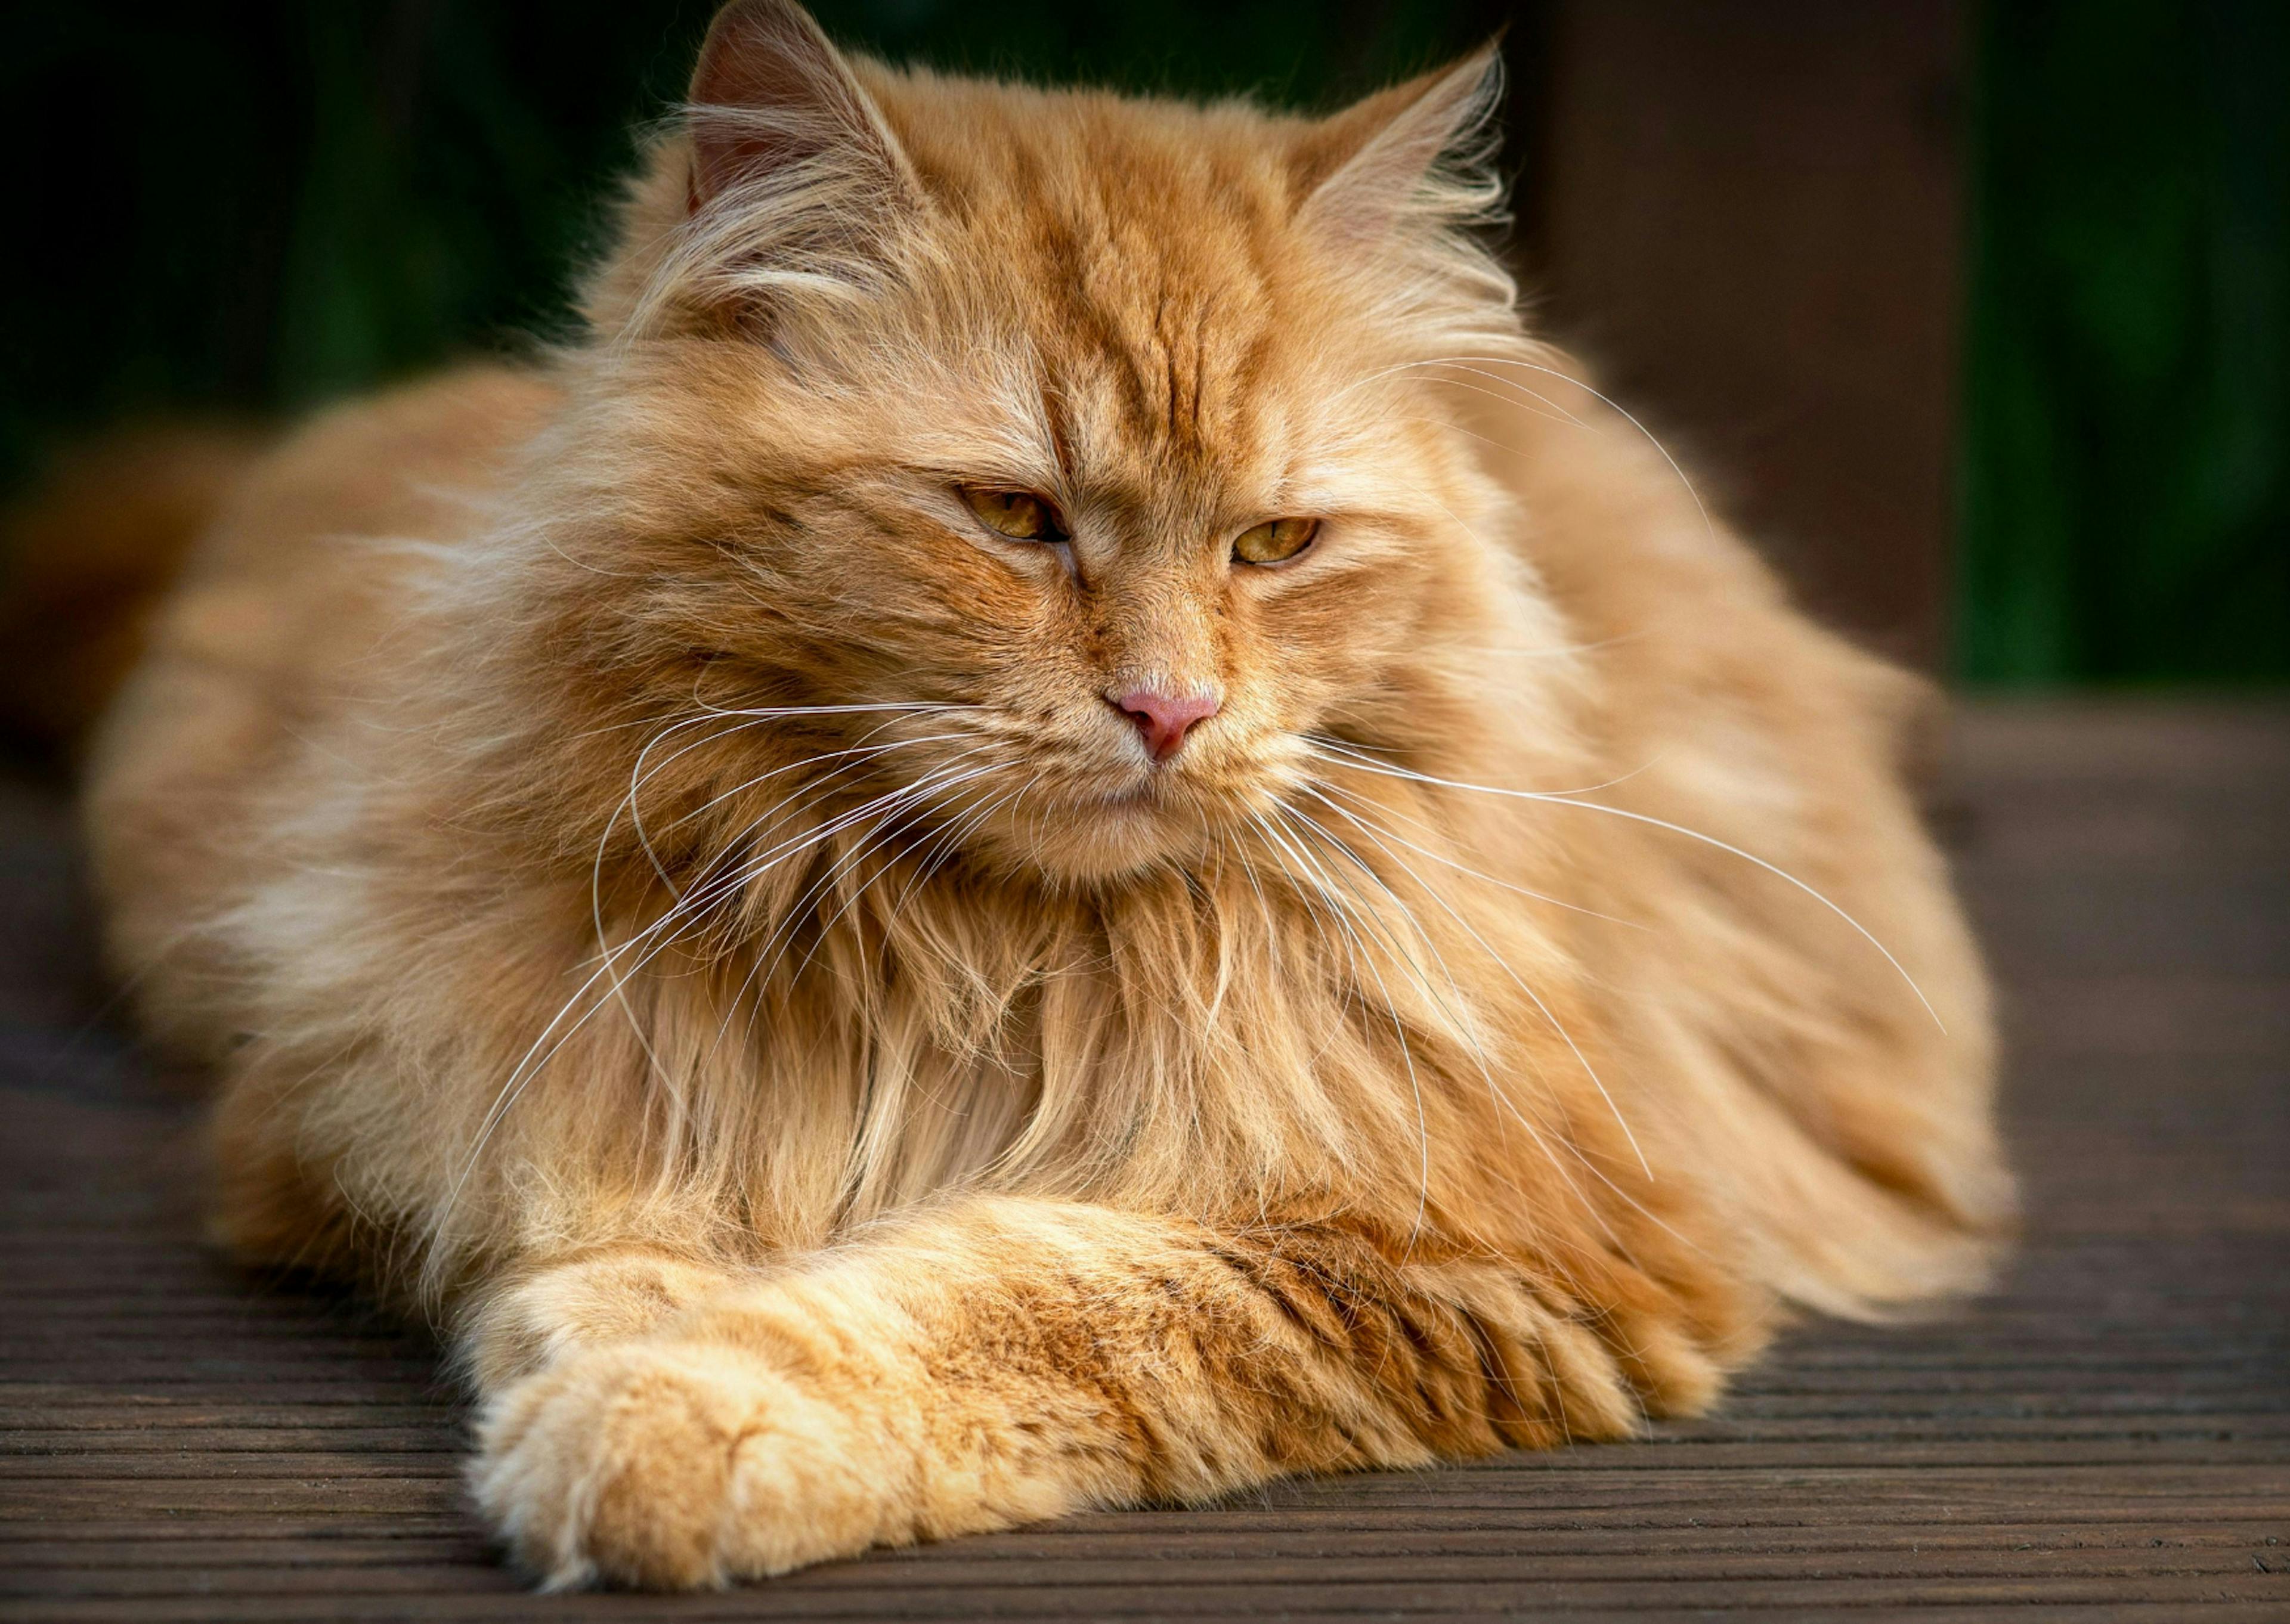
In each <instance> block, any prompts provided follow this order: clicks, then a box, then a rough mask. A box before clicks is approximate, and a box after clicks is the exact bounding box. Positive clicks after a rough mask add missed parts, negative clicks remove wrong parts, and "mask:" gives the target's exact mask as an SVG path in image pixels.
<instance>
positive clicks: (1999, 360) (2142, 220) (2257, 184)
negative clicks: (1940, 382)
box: [1958, 0, 2290, 684]
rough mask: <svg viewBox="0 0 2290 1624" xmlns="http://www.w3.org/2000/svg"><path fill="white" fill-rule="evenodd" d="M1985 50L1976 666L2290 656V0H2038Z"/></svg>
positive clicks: (2246, 675)
mask: <svg viewBox="0 0 2290 1624" xmlns="http://www.w3.org/2000/svg"><path fill="white" fill-rule="evenodd" d="M1978 69H1979V85H1980V89H1979V95H1978V107H1977V109H1976V113H1975V131H1974V134H1975V142H1974V152H1975V153H1976V155H1977V157H1976V160H1975V162H1976V169H1975V171H1974V177H1973V179H1974V229H1973V233H1972V236H1973V284H1972V299H1971V302H1970V308H1971V331H1970V333H1969V353H1968V371H1967V390H1966V402H1967V412H1966V468H1965V475H1966V477H1965V494H1966V511H1965V520H1966V523H1965V535H1964V548H1963V552H1962V560H1963V575H1962V588H1961V592H1960V595H1959V612H1958V630H1959V649H1958V664H1959V668H1960V669H1961V671H1962V672H1963V674H1964V675H1965V676H1966V677H1967V678H1968V679H1970V680H1972V681H1974V682H1978V683H1990V684H2052V683H2062V682H2152V681H2157V680H2165V679H2198V680H2207V681H2219V680H2234V679H2253V678H2261V679H2276V680H2278V679H2280V678H2283V677H2286V676H2290V5H2286V4H2283V3H2282V0H2040V3H2038V0H2014V3H2011V4H1995V5H1992V6H1990V8H1989V10H1988V12H1987V13H1986V15H1985V20H1984V27H1983V29H1982V41H1981V60H1980V63H1979V65H1978Z"/></svg>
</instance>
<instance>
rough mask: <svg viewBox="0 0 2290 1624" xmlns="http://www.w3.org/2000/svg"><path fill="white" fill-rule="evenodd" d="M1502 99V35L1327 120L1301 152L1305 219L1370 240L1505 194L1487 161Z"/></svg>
mask: <svg viewBox="0 0 2290 1624" xmlns="http://www.w3.org/2000/svg"><path fill="white" fill-rule="evenodd" d="M1501 99H1502V55H1501V50H1500V42H1499V41H1490V42H1488V43H1487V44H1485V45H1483V46H1481V47H1480V48H1479V49H1478V50H1477V51H1475V52H1472V53H1471V54H1470V55H1469V56H1467V57H1465V58H1464V59H1463V60H1461V61H1460V62H1457V63H1455V64H1453V66H1451V67H1447V68H1437V69H1434V70H1433V71H1432V72H1430V73H1427V74H1425V75H1423V76H1421V77H1420V78H1414V79H1410V80H1409V81H1407V83H1406V84H1396V85H1394V86H1392V87H1391V89H1389V90H1388V91H1383V92H1379V93H1378V94H1376V95H1373V96H1370V97H1369V98H1368V99H1367V100H1365V101H1361V102H1357V103H1355V104H1354V105H1352V106H1351V107H1349V108H1345V109H1344V110H1343V111H1342V112H1341V113H1338V114H1336V115H1335V116H1333V117H1332V118H1328V119H1324V120H1323V121H1321V122H1320V123H1319V124H1316V125H1314V126H1313V127H1312V130H1311V131H1310V132H1309V134H1308V135H1307V136H1306V138H1305V140H1304V141H1303V143H1302V144H1301V147H1300V148H1298V150H1297V154H1296V159H1295V164H1296V179H1297V183H1298V184H1297V189H1298V191H1299V193H1300V194H1301V196H1302V199H1303V201H1302V203H1301V205H1300V207H1299V210H1298V215H1299V218H1300V219H1301V220H1303V221H1304V222H1305V223H1306V224H1307V225H1309V227H1311V228H1315V229H1317V230H1318V231H1321V232H1323V233H1325V235H1326V236H1328V237H1329V238H1331V239H1332V240H1333V241H1335V242H1338V243H1343V244H1360V245H1365V244H1373V243H1374V242H1377V241H1379V240H1381V238H1383V237H1385V236H1388V235H1389V234H1390V232H1391V231H1392V230H1393V229H1394V228H1396V227H1397V225H1398V224H1399V222H1400V220H1402V219H1403V218H1405V217H1406V216H1409V215H1425V214H1429V215H1430V216H1432V217H1434V218H1436V219H1437V220H1441V221H1442V223H1453V222H1454V221H1455V220H1457V219H1459V218H1461V217H1468V216H1470V215H1473V214H1477V213H1481V212H1485V210H1486V209H1487V208H1488V207H1489V205H1491V204H1493V203H1494V202H1495V201H1496V200H1497V198H1498V197H1499V196H1500V192H1501V188H1500V185H1499V183H1498V182H1497V181H1496V180H1495V179H1494V178H1493V174H1492V173H1491V172H1489V163H1490V160H1491V159H1492V157H1493V148H1494V146H1495V140H1494V134H1493V121H1494V114H1495V110H1496V108H1497V107H1498V106H1499V105H1500V104H1501Z"/></svg>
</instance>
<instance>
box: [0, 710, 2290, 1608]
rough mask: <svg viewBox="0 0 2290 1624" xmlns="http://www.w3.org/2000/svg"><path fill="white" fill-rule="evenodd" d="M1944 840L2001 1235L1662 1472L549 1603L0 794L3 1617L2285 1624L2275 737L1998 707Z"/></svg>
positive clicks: (1830, 1337)
mask: <svg viewBox="0 0 2290 1624" xmlns="http://www.w3.org/2000/svg"><path fill="white" fill-rule="evenodd" d="M1958 745H1959V748H1958V767H1957V772H1956V780H1955V783H1954V786H1953V788H1952V790H1951V798H1950V802H1949V804H1947V805H1946V806H1945V807H1944V808H1943V816H1944V818H1945V820H1946V821H1947V823H1948V825H1949V827H1950V828H1951V830H1952V831H1953V832H1954V835H1955V837H1956V838H1957V839H1958V844H1959V846H1960V849H1961V854H1962V862H1963V873H1964V881H1965V884H1966V889H1967V892H1968V893H1969V895H1970V897H1971V899H1972V901H1973V905H1974V908H1975V909H1976V910H1977V912H1978V914H1979V916H1980V917H1981V919H1982V924H1983V926H1984V928H1985V930H1986V932H1987V934H1988V940H1989V941H1990V944H1991V948H1992V951H1993V953H1994V956H1995V959H1996V963H1997V964H1998V969H1999V971H2000V972H2001V974H2002V977H2003V980H2004V983H2005V987H2006V1020H2007V1028H2008V1031H2009V1033H2010V1035H2011V1039H2012V1043H2013V1046H2014V1063H2013V1067H2012V1079H2013V1080H2012V1087H2011V1091H2010V1117H2011V1123H2012V1131H2013V1137H2014V1143H2015V1145H2016V1147H2017V1152H2018V1156H2019V1160H2020V1164H2021V1166H2022V1168H2023V1169H2024V1171H2025V1174H2026V1179H2027V1188H2028V1196H2029V1208H2030V1211H2029V1222H2028V1235H2027V1242H2026V1245H2025V1248H2024V1250H2023V1252H2022V1255H2021V1257H2020V1260H2019V1262H2018V1264H2017V1266H2016V1268H2014V1271H2013V1273H2012V1275H2011V1276H2010V1278H2009V1280H2008V1281H2007V1282H2006V1285H2005V1286H2004V1288H2003V1289H2002V1290H2000V1291H1999V1292H1998V1293H1997V1294H1996V1295H1995V1296H1994V1297H1992V1298H1991V1299H1990V1300H1986V1301H1983V1302H1982V1303H1979V1304H1977V1305H1974V1307H1972V1308H1969V1309H1967V1310H1966V1311H1964V1312H1962V1313H1960V1314H1958V1315H1956V1316H1952V1317H1950V1318H1948V1319H1945V1320H1943V1321H1941V1322H1937V1323H1934V1324H1926V1325H1921V1326H1917V1327H1911V1328H1907V1329H1895V1330H1890V1331H1883V1332H1879V1331H1872V1330H1863V1329H1856V1328H1842V1327H1838V1326H1833V1325H1820V1324H1816V1325H1810V1326H1807V1327H1806V1328H1805V1329H1804V1330H1802V1331H1801V1332H1798V1334H1797V1335H1795V1336H1794V1337H1792V1338H1791V1339H1790V1340H1789V1341H1788V1342H1786V1343H1785V1345H1784V1346H1783V1348H1782V1351H1781V1352H1780V1354H1779V1356H1777V1357H1775V1358H1774V1359H1773V1360H1772V1361H1771V1362H1770V1363H1769V1364H1766V1365H1765V1366H1764V1367H1763V1368H1762V1369H1761V1370H1759V1371H1758V1372H1756V1373H1755V1374H1754V1375H1752V1376H1751V1377H1750V1379H1749V1380H1747V1381H1746V1382H1744V1383H1743V1384H1742V1386H1741V1387H1740V1388H1739V1389H1738V1390H1737V1391H1736V1393H1735V1395H1734V1397H1733V1399H1732V1400H1731V1402H1730V1403H1729V1404H1727V1405H1726V1408H1725V1410H1724V1411H1723V1412H1722V1413H1721V1414H1720V1415H1718V1417H1717V1418H1715V1419H1713V1420H1708V1421H1704V1422H1701V1423H1698V1424H1695V1425H1691V1426H1677V1427H1665V1428H1661V1429H1660V1431H1659V1432H1658V1433H1657V1434H1656V1435H1655V1436H1653V1438H1652V1439H1651V1440H1649V1441H1647V1442H1645V1443H1642V1444H1629V1445H1621V1446H1608V1447H1603V1448H1582V1449H1577V1450H1573V1451H1568V1452H1561V1453H1557V1454H1550V1455H1542V1456H1533V1457H1525V1456H1522V1457H1517V1458H1512V1459H1507V1460H1501V1461H1498V1462H1494V1463H1492V1464H1487V1465H1482V1466H1477V1467H1470V1468H1458V1469H1453V1470H1444V1471H1437V1472H1424V1473H1417V1474H1413V1475H1394V1476H1369V1477H1360V1478H1354V1479H1349V1480H1345V1481H1341V1482H1335V1483H1320V1484H1295V1485H1285V1486H1281V1487H1278V1488H1275V1489H1271V1490H1269V1491H1266V1492H1261V1493H1258V1494H1254V1495H1251V1496H1248V1497H1245V1499H1242V1500H1238V1501H1237V1502H1235V1503H1233V1504H1231V1505H1229V1506H1228V1507H1225V1508H1221V1509H1218V1510H1212V1511H1152V1512H1137V1513H1130V1514H1124V1515H1107V1516H1086V1517H1079V1518H1076V1519H1074V1520H1072V1521H1070V1522H1067V1523H1062V1524H1056V1525H1053V1526H1049V1527H1044V1528H1039V1529H1035V1530H1029V1531H1026V1532H1018V1533H1012V1534H1005V1535H1001V1536H997V1537H992V1538H987V1539H979V1540H967V1541H963V1542H959V1543H957V1544H952V1545H948V1546H943V1547H938V1548H930V1549H925V1550H918V1551H911V1552H904V1553H898V1554H892V1555H885V1556H877V1557H872V1558H869V1559H868V1560H865V1561H861V1562H853V1563H846V1564H840V1565H837V1566H834V1567H829V1568H824V1569H820V1570H816V1571H813V1572H808V1573H805V1574H801V1575H798V1576H797V1577H795V1578H792V1579H789V1580H781V1581H780V1582H778V1583H775V1584H772V1585H769V1586H766V1587H763V1588H757V1589H752V1590H749V1591H744V1592H738V1593H733V1594H730V1595H724V1596H698V1597H668V1598H662V1597H642V1596H587V1597H569V1598H566V1597H558V1598H545V1599H544V1598H535V1597H532V1596H525V1595H523V1594H521V1593H520V1592H519V1591H518V1590H517V1588H516V1584H515V1582H514V1580H512V1579H511V1578H510V1576H509V1575H508V1574H506V1573H505V1572H502V1571H501V1570H500V1568H499V1567H498V1566H497V1565H495V1564H494V1562H493V1561H492V1557H491V1556H490V1555H489V1553H488V1551H487V1549H486V1548H485V1545H484V1540H483V1539H482V1537H481V1536H480V1534H479V1532H478V1531H477V1529H476V1527H475V1526H474V1525H473V1524H472V1523H471V1521H470V1519H469V1517H468V1515H467V1514H466V1511H465V1509H464V1508H463V1503H462V1500H461V1494H460V1486H459V1481H458V1478H457V1476H456V1473H457V1470H458V1467H459V1462H460V1449H461V1444H462V1436H463V1429H464V1425H465V1416H464V1413H463V1412H462V1411H461V1409H460V1407H459V1406H458V1404H456V1402H455V1401H454V1399H453V1398H452V1396H451V1395H450V1394H448V1393H446V1392H445V1391H444V1390H442V1389H441V1388H440V1386H439V1385H438V1381H437V1377H436V1367H435V1361H434V1355H433V1350H432V1348H430V1347H429V1346H428V1343H427V1342H426V1341H425V1340H424V1339H423V1338H422V1337H420V1336H419V1335H414V1334H410V1333H407V1332H402V1331H398V1330H396V1329H393V1328H391V1327H389V1326H388V1325H384V1324H376V1323H374V1322H372V1321H370V1320H369V1319H367V1318H365V1317H364V1316H361V1315H360V1313H359V1312H358V1311H357V1310H356V1308H354V1307H352V1306H350V1305H348V1304H345V1303H343V1302H340V1301H338V1300H332V1299H329V1298H324V1297H320V1296H314V1295H302V1294H293V1293H286V1292H278V1291H276V1290H265V1289H258V1288H256V1287H253V1286H251V1285H249V1284H245V1283H244V1282H243V1281H241V1280H239V1279H236V1278H235V1277H233V1276H231V1275H230V1274H229V1273H228V1272H227V1271H225V1270H224V1269H222V1268H219V1267H218V1266H216V1265H215V1264H214V1263H212V1261H211V1260H209V1259H208V1258H207V1257H206V1256H205V1255H204V1254H203V1253H202V1252H200V1250H199V1248H198V1246H197V1244H196V1221H195V1210H196V1168H197V1156H196V1140H195V1136H194V1124H195V1121H196V1110H195V1105H194V1095H193V1092H192V1091H191V1090H190V1089H189V1088H188V1086H187V1085H185V1084H182V1083H180V1082H175V1083H171V1082H169V1081H168V1080H166V1079H164V1078H162V1077H158V1076H154V1075H153V1074H152V1073H151V1072H150V1071H149V1070H148V1068H146V1067H145V1066H144V1065H143V1064H142V1063H141V1062H140V1061H139V1060H138V1059H137V1058H136V1056H135V1053H134V1052H133V1050H132V1048H131V1046H130V1045H129V1044H128V1043H127V1042H126V1041H125V1040H124V1037H123V1036H121V1034H120V1033H119V1031H118V1030H117V1028H116V1023H113V1022H111V1021H108V1020H106V1019H105V1018H103V1016H102V1015H101V1013H100V1004H101V1002H102V995H101V992H100V988H98V987H97V985H96V982H95V978H94V973H93V971H92V968H91V966H90V960H89V953H88V949H87V945H86V928H85V924H84V914H83V910H82V908H81V907H80V905H79V903H78V902H77V900H76V891H75V888H74V881H73V877H72V870H71V856H70V847H69V843H68V839H67V836H66V823H65V819H64V817H63V814H62V812H61V811H60V806H59V804H58V803H57V801H56V800H55V798H54V797H53V796H52V795H47V794H44V793H42V792H39V791H36V790H33V789H29V788H23V787H21V786H18V787H17V788H12V789H11V790H8V791H6V792H5V793H4V794H0V905H4V913H0V917H4V918H5V920H6V921H7V927H6V930H5V932H0V1100H4V1104H0V1214H4V1219H0V1260H4V1261H0V1316H4V1317H0V1618H4V1619H26V1620H28V1619H42V1620H47V1619H55V1620H65V1619H74V1620H76V1619H116V1618H136V1619H155V1620H156V1619H164V1620H206V1619H225V1618H228V1619H284V1618H308V1617H321V1618H337V1619H385V1618H420V1619H439V1620H457V1619H495V1618H511V1617H547V1618H564V1619H589V1618H605V1617H610V1618H615V1619H619V1618H627V1619H653V1618H677V1619H685V1618H692V1619H698V1618H709V1619H715V1618H733V1617H737V1618H748V1617H756V1618H798V1617H800V1618H822V1619H823V1618H836V1619H854V1620H864V1619H893V1618H896V1619H923V1618H977V1617H985V1616H996V1617H1009V1618H1029V1619H1034V1618H1120V1619H1148V1618H1168V1619H1180V1618H1181V1619H1201V1618H1210V1617H1241V1616H1245V1617H1249V1618H1252V1619H1268V1618H1303V1617H1316V1618H1317V1617H1338V1616H1343V1617H1369V1616H1374V1617H1388V1618H1397V1617H1409V1618H1421V1617H1461V1616H1487V1615H1492V1614H1501V1613H1505V1612H1525V1613H1532V1614H1533V1615H1535V1616H1537V1617H1542V1618H1549V1617H1557V1616H1568V1615H1573V1614H1577V1613H1580V1614H1584V1615H1588V1614H1591V1613H1606V1612H1630V1613H1633V1614H1636V1615H1638V1616H1645V1617H1663V1618H1670V1617H1677V1618H1683V1617H1687V1616H1693V1617H1707V1616H1709V1615H1710V1614H1712V1613H1714V1612H1720V1611H1735V1610H1739V1611H1752V1610H1759V1609H1766V1610H1791V1609H1794V1610H1804V1611H1810V1612H1822V1613H1827V1612H1846V1611H1850V1612H1853V1613H1854V1615H1855V1616H1861V1617H1869V1616H1883V1615H1886V1614H1888V1613H1891V1612H1900V1611H1907V1610H1913V1609H1919V1608H1931V1609H1942V1608H1945V1609H1948V1610H1950V1612H1951V1613H1953V1614H1954V1615H1955V1616H1958V1617H1964V1616H1973V1615H1977V1614H1982V1613H1989V1612H1993V1613H1996V1614H1998V1615H2002V1614H2005V1613H2006V1612H2008V1613H2009V1616H2011V1617H2013V1618H2015V1619H2028V1620H2035V1619H2049V1618H2055V1617H2058V1618H2064V1617H2068V1616H2070V1615H2072V1616H2074V1617H2077V1618H2089V1617H2094V1616H2098V1615H2101V1614H2104V1615H2105V1616H2107V1617H2110V1618H2119V1619H2133V1618H2139V1619H2154V1620H2182V1619H2186V1618H2189V1617H2190V1616H2193V1615H2195V1614H2196V1613H2197V1612H2198V1611H2199V1612H2202V1613H2203V1614H2204V1616H2208V1614H2209V1613H2211V1612H2215V1613H2217V1614H2218V1615H2219V1616H2221V1617H2243V1618H2251V1619H2258V1618H2269V1619H2290V709H2284V708H2264V707H2250V706H2245V707H2239V708H2191V707H2179V708H2162V707H2136V706H2132V707H2121V708H2096V707H2078V708H1989V709H1985V710H1982V711H1979V712H1976V713H1974V714H1973V715H1971V716H1968V717H1967V718H1966V721H1965V723H1964V725H1963V727H1962V729H1961V731H1960V736H1959V741H1958Z"/></svg>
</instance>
